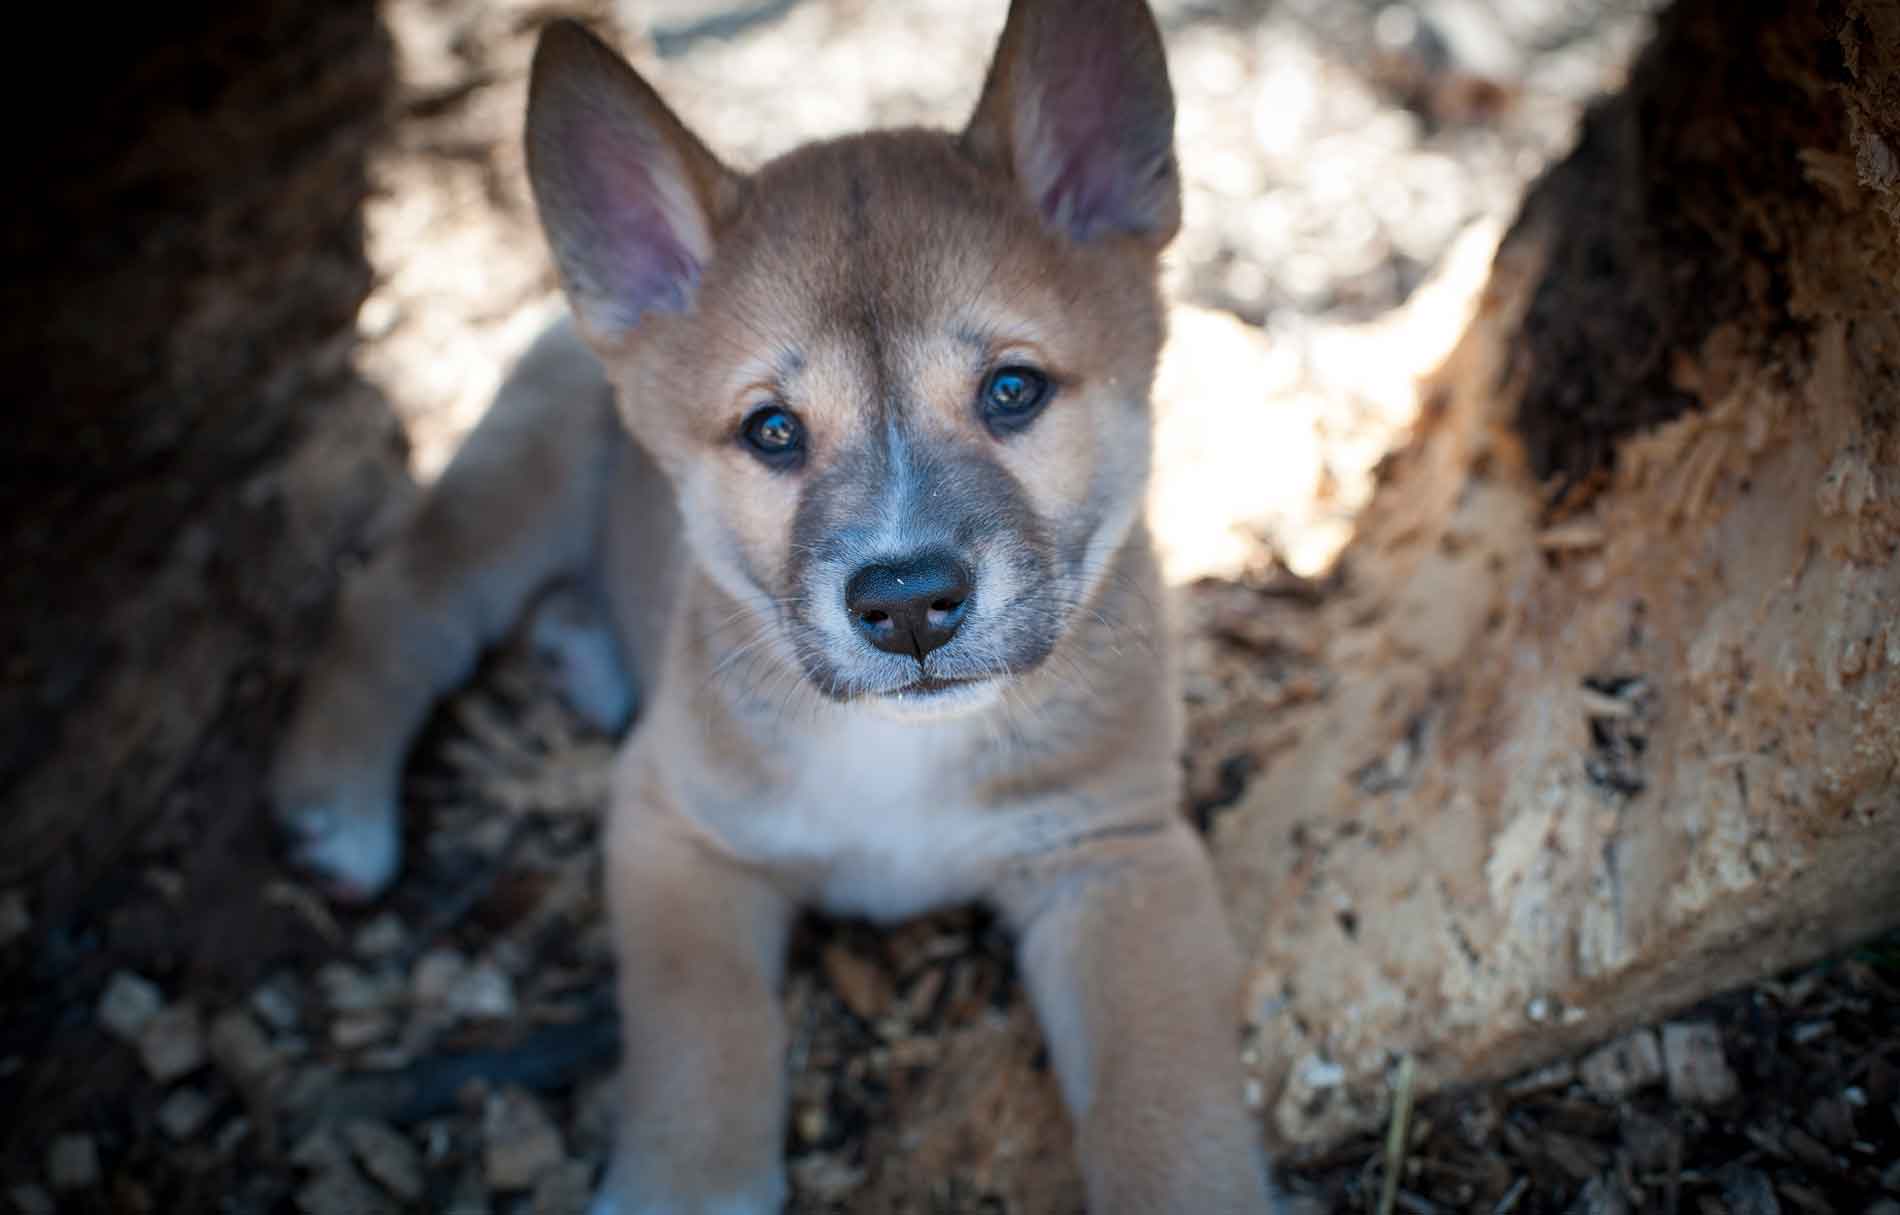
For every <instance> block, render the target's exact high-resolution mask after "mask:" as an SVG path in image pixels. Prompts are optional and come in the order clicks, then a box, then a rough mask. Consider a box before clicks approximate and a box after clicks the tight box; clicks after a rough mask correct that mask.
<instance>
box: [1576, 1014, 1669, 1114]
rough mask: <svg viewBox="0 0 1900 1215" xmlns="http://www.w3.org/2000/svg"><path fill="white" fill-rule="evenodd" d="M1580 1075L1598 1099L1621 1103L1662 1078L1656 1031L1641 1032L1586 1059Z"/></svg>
mask: <svg viewBox="0 0 1900 1215" xmlns="http://www.w3.org/2000/svg"><path fill="white" fill-rule="evenodd" d="M1577 1074H1578V1076H1579V1078H1581V1079H1582V1081H1583V1083H1584V1087H1586V1088H1588V1089H1589V1090H1590V1092H1591V1093H1592V1094H1593V1095H1595V1096H1596V1097H1598V1098H1600V1099H1601V1100H1604V1101H1620V1100H1622V1099H1623V1098H1624V1097H1627V1096H1629V1095H1630V1094H1632V1093H1637V1092H1641V1091H1642V1090H1643V1089H1646V1088H1648V1087H1649V1086H1650V1085H1652V1084H1654V1083H1656V1082H1657V1081H1658V1080H1661V1079H1662V1076H1663V1057H1662V1047H1661V1045H1660V1044H1658V1043H1657V1041H1656V1035H1655V1033H1654V1031H1652V1030H1648V1029H1639V1030H1637V1031H1636V1032H1635V1033H1633V1034H1629V1035H1626V1036H1624V1037H1621V1038H1618V1039H1617V1040H1616V1041H1614V1042H1611V1043H1609V1044H1607V1045H1605V1046H1602V1047H1600V1048H1598V1049H1597V1050H1594V1051H1592V1052H1590V1054H1588V1055H1586V1056H1584V1059H1583V1062H1582V1063H1581V1064H1579V1065H1578V1067H1577Z"/></svg>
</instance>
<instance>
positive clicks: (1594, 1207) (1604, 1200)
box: [1570, 1175, 1630, 1215]
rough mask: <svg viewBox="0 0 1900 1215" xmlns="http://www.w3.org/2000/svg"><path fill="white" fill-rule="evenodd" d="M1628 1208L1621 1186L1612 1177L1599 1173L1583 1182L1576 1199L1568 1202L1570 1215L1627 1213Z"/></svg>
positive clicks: (1627, 1200)
mask: <svg viewBox="0 0 1900 1215" xmlns="http://www.w3.org/2000/svg"><path fill="white" fill-rule="evenodd" d="M1629 1209H1630V1205H1629V1199H1627V1198H1625V1197H1624V1196H1623V1187H1621V1186H1619V1185H1617V1184H1616V1182H1615V1180H1614V1179H1612V1178H1610V1177H1606V1176H1601V1175H1599V1176H1596V1177H1592V1178H1591V1179H1590V1180H1589V1181H1586V1182H1584V1185H1583V1189H1582V1191H1581V1192H1579V1193H1578V1195H1577V1200H1576V1201H1575V1202H1573V1203H1571V1204H1570V1215H1629Z"/></svg>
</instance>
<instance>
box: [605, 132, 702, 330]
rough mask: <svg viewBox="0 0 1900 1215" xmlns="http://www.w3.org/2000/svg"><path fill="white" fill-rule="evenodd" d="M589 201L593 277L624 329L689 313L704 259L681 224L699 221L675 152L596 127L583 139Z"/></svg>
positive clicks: (644, 137) (638, 136)
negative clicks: (655, 316)
mask: <svg viewBox="0 0 1900 1215" xmlns="http://www.w3.org/2000/svg"><path fill="white" fill-rule="evenodd" d="M579 149H580V151H581V155H582V157H583V159H582V160H581V161H580V164H579V166H578V167H579V173H580V176H581V178H582V187H581V189H582V194H583V203H582V205H583V206H584V208H585V210H586V212H587V214H588V217H589V219H590V221H591V222H590V224H589V226H590V227H591V228H592V229H593V232H592V233H591V235H590V238H589V239H588V241H587V245H588V247H587V248H586V249H584V250H579V251H578V252H579V253H580V255H581V256H582V257H585V258H586V259H588V261H589V263H590V265H589V267H588V277H589V278H590V279H591V280H592V282H593V283H594V285H595V286H596V288H597V289H598V291H599V293H600V294H601V295H602V296H604V298H603V299H602V300H601V302H602V303H604V304H606V305H607V306H608V307H609V308H611V309H612V311H613V314H614V317H615V319H616V320H618V321H619V322H620V323H621V324H622V325H624V326H625V327H627V328H632V327H633V326H634V325H635V324H637V323H638V322H639V319H640V317H641V315H642V314H643V313H647V312H683V311H685V309H686V308H687V306H688V304H689V303H690V302H691V297H692V290H693V288H694V287H695V286H696V285H698V282H699V272H700V259H699V258H698V257H696V256H694V254H693V252H692V249H691V247H690V246H689V245H688V243H687V239H686V234H685V233H683V232H682V231H680V226H681V225H682V224H690V223H692V222H693V220H692V217H691V212H690V210H689V208H691V207H692V206H693V201H692V195H691V188H690V187H689V186H688V185H687V184H686V182H685V180H684V179H683V177H682V176H681V175H680V174H679V172H678V171H677V168H676V166H675V165H674V164H673V163H672V162H673V156H672V154H671V152H670V151H669V150H668V149H667V148H666V147H665V146H664V145H663V144H661V143H660V142H659V141H658V140H657V139H654V138H652V137H651V136H650V135H648V134H647V133H646V132H643V131H628V130H626V129H624V128H622V129H618V130H615V129H604V128H603V127H595V128H594V129H592V130H590V131H588V132H587V135H586V138H584V139H583V140H581V141H580V143H579Z"/></svg>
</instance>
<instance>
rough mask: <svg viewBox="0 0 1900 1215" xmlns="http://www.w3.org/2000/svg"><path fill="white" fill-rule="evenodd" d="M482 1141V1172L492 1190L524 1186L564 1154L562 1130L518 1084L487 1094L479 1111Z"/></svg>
mask: <svg viewBox="0 0 1900 1215" xmlns="http://www.w3.org/2000/svg"><path fill="white" fill-rule="evenodd" d="M482 1141H483V1142H482V1172H483V1174H484V1175H485V1176H486V1177H487V1179H488V1185H489V1188H490V1189H495V1190H525V1189H527V1188H529V1187H530V1186H532V1185H534V1183H535V1182H537V1181H539V1180H540V1179H541V1178H542V1177H543V1176H545V1175H546V1174H547V1173H548V1172H549V1171H550V1170H552V1169H554V1168H556V1167H557V1166H559V1165H560V1164H561V1162H562V1161H563V1159H564V1158H565V1156H566V1152H565V1150H564V1149H563V1148H562V1146H561V1132H560V1131H559V1130H558V1129H556V1127H555V1125H554V1123H553V1122H551V1121H549V1120H548V1116H547V1115H546V1114H545V1113H543V1112H542V1110H541V1107H540V1105H539V1104H537V1103H536V1102H535V1099H534V1098H533V1097H531V1096H529V1095H528V1094H527V1093H525V1092H523V1091H522V1090H520V1089H518V1088H505V1089H503V1090H502V1091H501V1092H499V1093H495V1094H494V1095H492V1096H490V1097H489V1099H488V1104H487V1106H486V1108H485V1109H484V1110H483V1111H482Z"/></svg>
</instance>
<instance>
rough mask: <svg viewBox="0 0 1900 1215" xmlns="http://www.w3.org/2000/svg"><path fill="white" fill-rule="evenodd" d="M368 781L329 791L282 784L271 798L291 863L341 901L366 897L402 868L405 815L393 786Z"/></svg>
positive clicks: (393, 878)
mask: <svg viewBox="0 0 1900 1215" xmlns="http://www.w3.org/2000/svg"><path fill="white" fill-rule="evenodd" d="M379 784H380V782H369V784H368V786H367V787H362V788H358V789H355V790H347V791H346V790H331V791H328V792H325V793H312V792H301V791H296V790H294V788H283V787H280V791H279V792H278V794H277V795H276V796H275V797H274V798H273V802H274V805H273V809H274V810H275V812H276V815H277V821H278V824H279V825H280V826H281V827H282V828H283V830H284V834H285V836H286V837H287V841H288V849H289V853H290V860H291V863H292V864H294V865H296V866H297V867H298V868H299V869H303V870H305V871H307V872H308V873H310V874H311V875H312V876H314V877H315V878H317V879H318V880H319V881H321V882H322V883H323V885H324V888H325V890H326V892H327V893H328V894H329V895H330V897H332V898H334V899H337V900H338V901H340V902H351V903H360V902H368V901H369V900H371V899H373V898H375V897H376V896H377V895H379V894H381V893H382V892H383V891H384V890H386V889H388V888H389V884H390V883H391V882H393V881H395V880H396V874H397V871H398V870H400V869H401V868H402V820H401V816H400V813H399V811H398V809H397V805H396V796H395V791H394V790H393V789H391V790H387V791H385V790H383V789H380V788H378V787H377V786H378V785H379Z"/></svg>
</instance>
